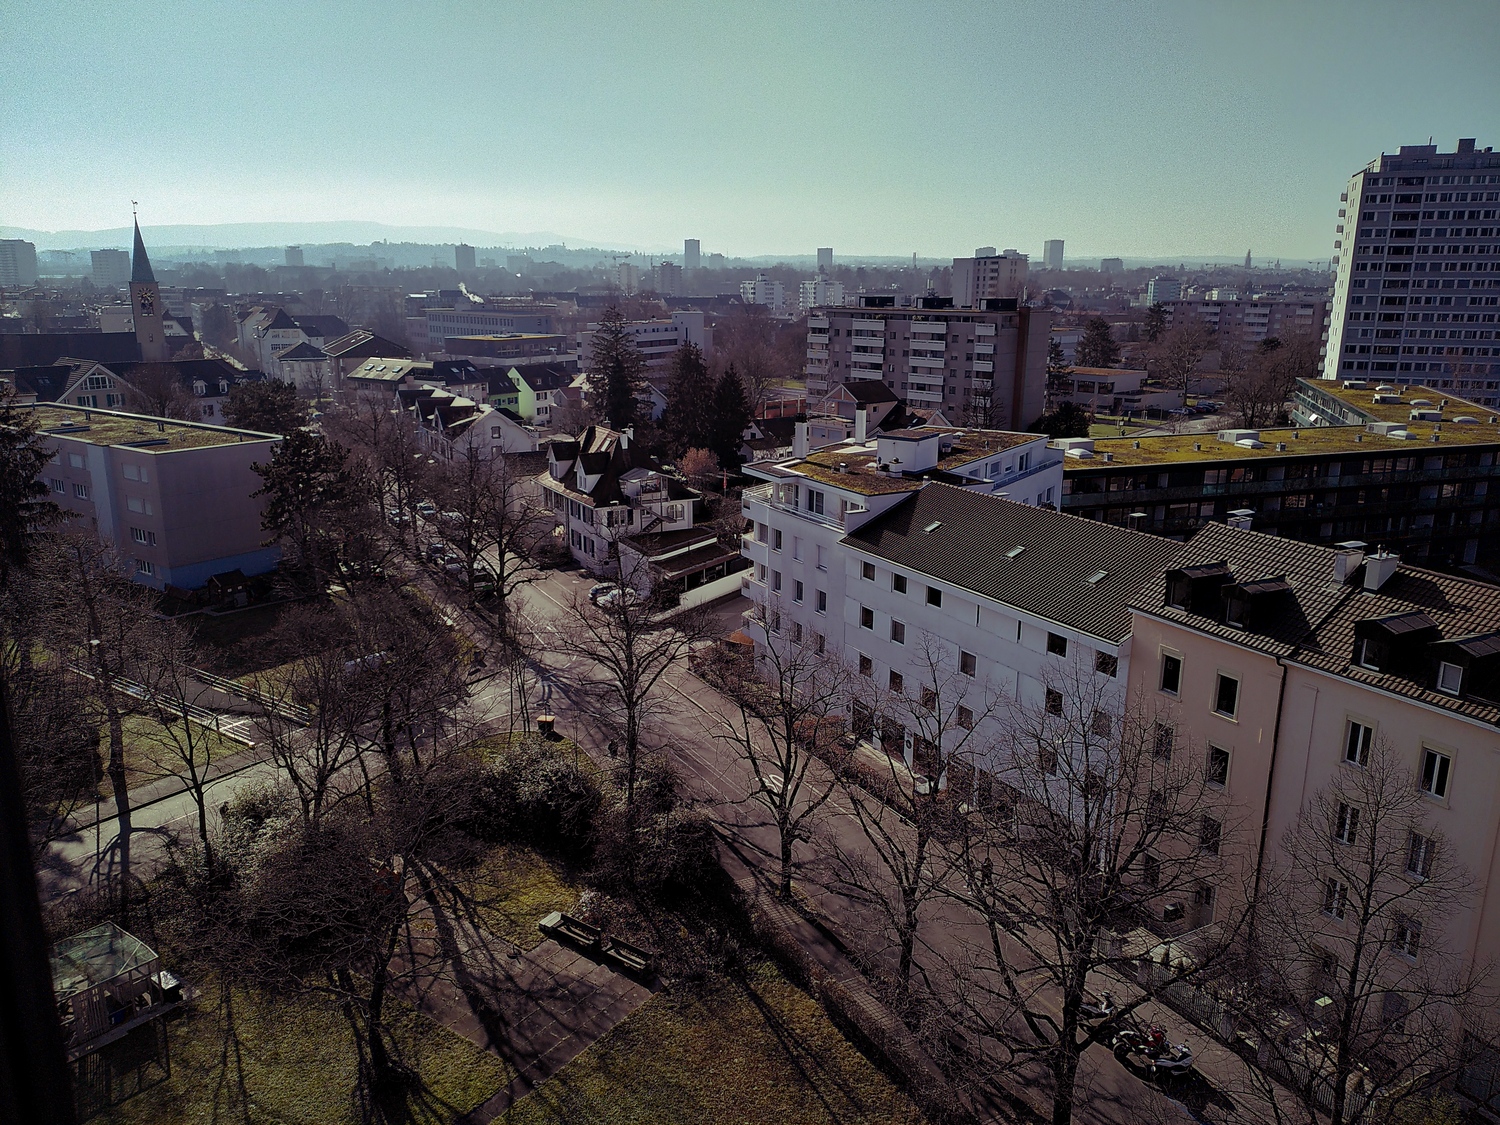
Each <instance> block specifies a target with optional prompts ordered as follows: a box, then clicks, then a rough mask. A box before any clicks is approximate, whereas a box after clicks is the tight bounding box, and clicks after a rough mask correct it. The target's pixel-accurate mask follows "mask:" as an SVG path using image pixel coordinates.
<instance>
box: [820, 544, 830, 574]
mask: <svg viewBox="0 0 1500 1125" xmlns="http://www.w3.org/2000/svg"><path fill="white" fill-rule="evenodd" d="M817 548H818V554H817V560H818V561H817V567H818V569H819V570H827V569H828V559H827V556H826V555H825V554H824V553H823V550H824V549H823V544H821V543H819V544H817Z"/></svg>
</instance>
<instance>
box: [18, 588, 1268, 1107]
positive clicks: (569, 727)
mask: <svg viewBox="0 0 1500 1125" xmlns="http://www.w3.org/2000/svg"><path fill="white" fill-rule="evenodd" d="M592 582H593V580H592V579H590V578H587V577H584V576H582V575H580V574H578V573H577V572H567V571H552V572H548V573H547V574H545V575H544V576H543V577H542V578H540V579H539V580H538V581H536V582H534V583H531V584H529V585H527V586H525V587H523V588H522V590H521V593H520V595H519V597H520V600H521V603H522V606H523V608H524V609H525V610H526V612H527V613H528V616H529V617H530V619H531V620H532V621H533V622H534V623H535V625H536V627H537V631H538V635H539V636H540V637H541V638H542V640H543V642H544V644H543V646H542V647H543V652H542V656H541V663H542V665H543V668H544V669H545V672H546V674H547V676H548V678H549V679H550V680H551V681H552V683H553V685H554V689H553V695H552V699H551V702H550V704H549V709H550V710H552V711H553V712H554V713H556V714H557V717H558V727H559V732H560V733H562V734H564V735H565V736H567V737H570V738H573V739H575V740H576V741H578V742H579V743H580V745H582V746H583V747H584V748H585V749H586V750H588V751H590V752H591V753H594V754H595V755H597V756H600V757H603V755H602V753H601V751H602V749H603V748H604V747H605V746H606V745H607V743H608V741H609V740H610V739H611V738H614V737H616V732H615V731H613V730H611V729H610V728H609V727H608V726H607V725H606V724H605V723H603V722H601V721H600V719H599V717H598V716H597V715H596V714H595V712H594V710H593V708H592V707H591V706H590V704H589V702H588V698H587V691H586V688H585V686H584V685H586V684H587V682H588V680H589V678H590V677H589V673H590V671H591V669H590V668H588V667H586V666H585V664H584V658H582V657H581V656H580V655H579V654H577V653H576V652H572V651H570V650H569V647H568V645H567V643H566V638H565V631H564V630H563V629H561V628H560V625H561V623H562V618H563V616H564V615H565V614H566V612H567V609H568V607H569V606H570V605H571V604H572V602H573V600H574V599H575V598H578V597H584V596H586V593H587V590H588V587H589V586H590V585H591V584H592ZM748 604H749V603H747V602H745V601H744V600H743V599H741V598H738V597H735V598H731V599H727V600H726V601H724V602H722V603H719V604H717V605H716V606H714V607H713V612H714V613H715V615H716V617H717V618H718V624H719V626H720V627H721V631H722V632H724V633H727V632H729V631H731V630H733V629H734V628H737V627H738V626H739V624H740V620H741V614H742V612H743V611H744V610H745V609H746V608H748ZM454 616H455V619H460V620H461V618H462V615H461V614H458V613H455V614H454ZM473 705H474V712H475V720H476V721H477V722H479V723H481V724H482V723H486V722H488V723H491V724H499V725H500V726H501V727H502V728H503V726H504V724H505V722H506V719H507V716H508V715H509V714H510V713H511V699H510V696H509V692H508V689H507V686H506V685H505V683H504V681H503V678H500V677H491V678H488V679H484V680H480V681H478V682H476V685H475V695H474V700H473ZM728 707H729V705H728V703H727V701H725V700H723V699H722V698H720V697H719V696H718V695H717V693H715V692H714V691H713V690H712V689H710V688H709V687H708V686H707V685H705V684H704V683H703V682H702V681H700V680H698V679H697V678H696V677H695V676H693V675H692V674H691V673H690V672H688V670H687V668H686V663H685V662H680V663H679V665H678V666H677V667H675V668H673V669H672V670H671V671H670V672H669V673H668V674H667V675H666V677H664V680H663V683H662V687H661V689H660V691H659V693H658V695H657V698H656V700H655V705H654V706H653V707H652V708H651V709H650V714H649V715H648V716H647V721H646V725H645V740H646V742H647V743H648V745H650V746H653V747H656V748H659V749H662V750H664V751H666V752H667V753H668V754H669V755H670V756H671V758H672V760H673V761H674V762H675V764H676V765H677V767H678V771H679V774H680V775H681V777H682V779H683V782H684V789H685V791H686V793H687V795H688V797H689V798H690V799H691V800H692V801H694V802H695V803H696V804H698V805H699V806H700V807H701V808H703V809H705V810H706V811H707V812H708V813H709V815H710V816H711V817H712V818H713V819H714V820H715V821H716V822H717V823H718V824H720V825H721V826H722V827H723V828H724V829H726V830H727V831H729V832H730V833H732V834H733V836H734V837H736V838H737V840H738V841H739V842H740V845H741V847H740V850H741V851H742V852H743V853H744V854H745V855H747V856H748V857H750V858H751V859H752V860H753V859H754V858H755V857H756V856H757V855H758V856H760V857H763V858H764V859H765V860H766V867H767V869H768V870H769V869H771V868H772V867H774V863H773V862H772V859H771V857H772V856H774V855H776V854H778V848H777V842H776V836H775V830H774V827H773V826H772V825H771V824H770V823H769V821H768V819H767V817H766V816H765V814H764V810H763V809H762V808H761V807H760V806H759V805H758V804H756V803H755V802H753V801H752V800H749V799H748V795H749V793H750V792H751V789H752V777H753V775H752V773H751V770H750V767H749V765H748V763H746V762H745V761H743V760H742V759H741V758H740V757H739V756H738V755H737V754H736V753H735V752H734V750H733V748H732V747H731V746H729V745H728V744H727V743H726V742H725V740H724V739H723V738H722V735H723V734H724V733H725V732H726V731H727V729H728V728H727V725H726V723H725V721H724V719H723V718H722V716H723V715H725V714H728V713H729V712H728ZM274 775H275V767H274V766H273V765H272V764H271V763H269V762H265V761H260V762H252V763H250V764H248V765H246V766H245V767H244V768H242V769H240V770H239V771H237V772H235V773H233V774H232V775H229V776H226V777H223V778H221V779H219V780H218V781H216V782H214V783H213V784H212V785H211V787H210V790H209V801H208V804H209V807H210V809H217V808H218V807H219V806H220V805H221V804H222V803H224V802H225V801H228V800H230V799H232V797H233V795H234V794H235V793H236V792H238V791H240V790H242V789H244V788H245V787H247V786H252V785H257V784H260V783H263V782H265V781H266V780H269V779H271V778H272V777H274ZM133 819H134V824H135V828H136V832H137V833H138V834H139V835H138V836H137V837H136V841H137V842H136V846H135V853H136V857H137V862H138V863H139V864H140V868H138V870H149V869H150V868H151V867H152V866H154V865H155V864H157V863H159V862H160V861H161V859H162V855H163V848H164V841H165V840H166V839H167V838H168V837H169V836H170V835H171V834H173V833H181V834H185V835H189V836H190V835H191V834H193V833H194V832H195V831H196V809H195V806H194V805H193V802H192V800H191V798H190V796H189V795H188V794H187V793H184V792H179V793H176V794H171V795H166V796H162V797H160V798H159V799H157V800H154V801H152V802H151V803H149V804H145V805H143V806H141V807H138V808H135V809H134V810H133ZM113 835H114V827H113V821H111V820H109V819H105V820H104V821H103V822H102V823H101V824H99V825H97V826H94V827H90V828H86V829H83V830H81V831H79V832H78V833H76V834H75V835H73V836H70V837H67V838H65V839H63V840H60V841H58V842H57V843H56V845H55V846H54V848H53V849H52V851H51V853H50V854H49V856H48V857H47V861H46V863H45V866H44V870H43V871H42V872H41V876H42V880H43V886H44V894H45V895H46V896H47V897H54V896H57V895H60V894H65V893H69V892H71V891H73V890H76V889H78V888H79V887H81V886H84V885H86V883H87V882H88V881H89V879H90V877H91V875H92V872H93V871H94V870H95V867H96V857H98V856H100V855H107V851H108V847H107V845H108V843H109V841H110V840H111V839H112V838H113ZM101 844H102V845H103V846H102V847H101ZM867 846H868V845H867V844H866V842H865V839H864V835H863V832H862V831H861V829H860V827H859V825H858V822H857V821H856V819H855V817H854V816H853V815H852V813H851V812H850V810H849V809H848V807H847V805H839V804H838V803H836V802H835V803H833V804H832V805H831V807H830V808H829V815H828V816H826V817H825V818H824V822H823V825H822V832H821V835H820V838H819V840H818V841H817V843H816V845H814V846H813V847H803V848H802V849H801V850H800V853H799V855H798V860H799V863H800V864H801V872H800V877H799V881H798V883H799V889H801V890H802V891H803V893H804V894H806V895H807V897H808V898H809V899H811V900H812V901H813V902H814V903H816V905H817V907H818V908H819V909H820V910H821V911H823V912H824V914H825V915H826V917H827V918H828V919H829V920H830V921H831V923H832V924H833V925H834V927H835V928H836V929H838V930H840V931H841V932H843V933H847V934H862V935H868V934H871V933H878V932H880V928H879V925H878V923H877V922H876V920H875V919H873V918H871V917H868V916H865V915H864V914H862V910H863V909H864V908H862V907H860V906H858V905H857V904H855V903H853V902H851V901H850V900H849V899H847V898H845V897H844V896H842V895H840V894H838V893H837V891H836V890H834V889H831V886H830V884H831V882H832V879H831V871H830V867H829V864H828V862H827V857H828V856H829V855H832V854H835V852H836V849H849V850H860V849H863V848H865V847H867ZM976 940H977V941H983V940H985V939H984V936H983V933H982V931H980V930H979V929H978V928H977V923H976V920H975V919H974V918H973V917H972V916H966V915H965V914H964V913H963V911H962V910H961V909H960V908H958V907H957V906H956V905H954V904H952V903H948V902H945V901H939V902H938V903H936V904H935V905H934V906H933V907H932V909H931V910H930V911H929V915H928V917H927V919H926V921H925V923H924V926H923V929H922V931H921V933H920V935H919V947H920V948H919V960H926V961H928V963H936V962H938V961H939V960H941V959H942V958H944V957H948V956H951V955H953V954H954V953H955V952H956V951H957V949H958V948H959V947H960V946H961V945H963V944H964V943H966V942H969V943H972V942H974V941H976ZM1102 987H1109V985H1108V984H1105V985H1103V986H1102ZM1116 991H1117V994H1124V993H1123V991H1121V990H1119V989H1117V990H1116ZM1142 1017H1143V1018H1149V1019H1153V1020H1154V1021H1156V1022H1161V1023H1163V1024H1164V1025H1165V1026H1167V1027H1169V1028H1174V1029H1183V1030H1186V1031H1190V1032H1193V1034H1191V1036H1190V1038H1191V1040H1192V1042H1193V1045H1194V1047H1195V1048H1196V1049H1197V1050H1198V1052H1199V1063H1200V1069H1201V1070H1202V1071H1203V1072H1204V1073H1205V1074H1206V1075H1208V1076H1209V1082H1208V1083H1200V1084H1199V1088H1197V1089H1196V1090H1195V1093H1194V1097H1193V1099H1192V1100H1193V1101H1194V1102H1195V1103H1196V1104H1195V1105H1194V1107H1193V1110H1192V1111H1190V1110H1189V1108H1188V1107H1186V1106H1184V1105H1183V1104H1182V1103H1180V1102H1178V1101H1174V1100H1172V1099H1171V1098H1168V1097H1166V1096H1164V1094H1163V1093H1162V1092H1161V1091H1160V1090H1158V1089H1156V1088H1154V1087H1153V1086H1151V1085H1148V1084H1147V1083H1145V1082H1143V1081H1142V1080H1141V1079H1140V1078H1138V1077H1137V1076H1135V1075H1134V1074H1132V1073H1131V1072H1130V1071H1128V1070H1126V1069H1125V1068H1124V1067H1123V1066H1121V1065H1120V1064H1119V1063H1118V1062H1117V1061H1116V1060H1115V1059H1114V1057H1113V1056H1112V1055H1111V1054H1110V1053H1109V1052H1108V1051H1106V1050H1104V1049H1103V1048H1099V1047H1095V1048H1092V1049H1090V1050H1089V1051H1088V1052H1087V1053H1086V1055H1085V1057H1084V1061H1083V1065H1082V1066H1081V1068H1080V1073H1079V1086H1078V1088H1079V1091H1080V1099H1079V1106H1078V1108H1077V1110H1076V1112H1075V1115H1074V1120H1075V1121H1076V1122H1079V1123H1080V1125H1117V1123H1120V1122H1152V1123H1157V1122H1161V1123H1167V1122H1188V1121H1194V1120H1196V1121H1213V1122H1230V1121H1254V1120H1257V1117H1256V1116H1255V1115H1253V1114H1251V1113H1247V1112H1245V1111H1246V1110H1247V1109H1248V1108H1249V1107H1235V1105H1234V1101H1235V1100H1237V1099H1230V1098H1227V1097H1225V1096H1224V1095H1223V1094H1222V1090H1223V1089H1224V1088H1226V1087H1232V1088H1242V1087H1243V1083H1242V1082H1239V1081H1237V1080H1235V1079H1234V1078H1233V1075H1234V1074H1236V1073H1239V1072H1242V1071H1243V1067H1244V1064H1243V1063H1242V1062H1241V1060H1239V1059H1238V1058H1237V1057H1236V1056H1234V1055H1233V1054H1232V1053H1230V1052H1229V1051H1227V1050H1225V1049H1224V1048H1222V1047H1221V1046H1219V1045H1218V1044H1216V1043H1214V1042H1212V1041H1210V1040H1208V1039H1207V1037H1206V1036H1204V1035H1202V1034H1201V1033H1197V1032H1196V1029H1192V1028H1184V1024H1185V1021H1184V1020H1183V1019H1182V1018H1181V1017H1180V1016H1177V1015H1176V1014H1175V1013H1173V1012H1170V1011H1168V1010H1165V1009H1152V1008H1148V1009H1144V1010H1143V1012H1142ZM1226 1079H1227V1081H1226ZM1205 1088H1206V1093H1205ZM1037 1089H1038V1086H1037V1084H1036V1083H1031V1084H1029V1086H1028V1092H1029V1093H1030V1094H1031V1095H1032V1096H1033V1097H1034V1096H1035V1092H1036V1090H1037Z"/></svg>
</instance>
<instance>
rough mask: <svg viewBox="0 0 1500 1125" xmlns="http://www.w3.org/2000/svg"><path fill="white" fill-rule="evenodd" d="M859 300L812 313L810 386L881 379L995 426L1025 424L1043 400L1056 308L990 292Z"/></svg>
mask: <svg viewBox="0 0 1500 1125" xmlns="http://www.w3.org/2000/svg"><path fill="white" fill-rule="evenodd" d="M859 300H860V305H859V307H857V308H849V307H841V306H840V307H836V306H819V307H817V308H814V309H812V310H811V311H810V313H809V315H808V318H807V367H806V373H807V389H808V393H809V394H821V393H823V392H825V391H828V390H830V389H831V388H833V387H836V386H838V385H839V384H841V383H848V382H853V381H855V380H859V379H879V380H883V381H884V382H885V384H886V386H888V387H889V388H890V389H891V390H892V391H894V392H895V393H896V394H897V395H898V396H899V397H900V398H902V399H904V400H905V401H907V402H909V403H911V404H912V405H914V406H918V407H931V406H937V407H941V408H942V411H943V415H944V417H946V418H949V419H951V420H954V421H958V420H967V419H969V418H971V417H974V416H977V415H982V416H983V418H984V420H985V422H986V423H987V424H988V425H991V426H994V427H996V428H1001V429H1014V430H1020V429H1024V428H1025V427H1026V426H1028V425H1030V424H1031V423H1032V422H1033V421H1035V420H1036V419H1037V417H1039V416H1040V415H1041V413H1042V412H1043V410H1044V409H1045V403H1044V397H1045V390H1046V378H1047V341H1048V338H1049V337H1048V333H1049V330H1050V328H1051V324H1052V314H1051V313H1050V312H1047V311H1046V310H1043V309H1032V308H1019V307H1017V306H1016V303H1015V302H1013V301H1006V300H1004V299H987V300H986V301H985V302H984V303H983V304H982V305H981V306H979V307H975V308H955V307H954V302H953V301H952V300H950V299H949V298H946V297H924V298H922V299H921V300H920V301H919V303H918V305H917V306H915V307H911V308H896V307H894V302H893V301H892V300H891V299H890V298H881V297H861V298H859Z"/></svg>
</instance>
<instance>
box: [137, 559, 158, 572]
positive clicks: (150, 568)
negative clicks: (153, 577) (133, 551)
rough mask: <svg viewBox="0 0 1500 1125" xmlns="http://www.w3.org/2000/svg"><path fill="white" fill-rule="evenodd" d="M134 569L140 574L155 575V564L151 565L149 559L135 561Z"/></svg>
mask: <svg viewBox="0 0 1500 1125" xmlns="http://www.w3.org/2000/svg"><path fill="white" fill-rule="evenodd" d="M135 568H136V570H138V571H140V572H141V573H142V574H155V573H156V564H154V563H152V562H151V561H150V560H149V559H136V560H135Z"/></svg>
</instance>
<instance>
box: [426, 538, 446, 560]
mask: <svg viewBox="0 0 1500 1125" xmlns="http://www.w3.org/2000/svg"><path fill="white" fill-rule="evenodd" d="M447 553H448V544H446V543H441V542H437V541H434V542H432V543H429V544H427V550H426V551H425V552H424V556H425V557H426V559H427V561H428V562H437V560H438V559H440V558H442V557H443V556H444V555H446V554H447Z"/></svg>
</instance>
